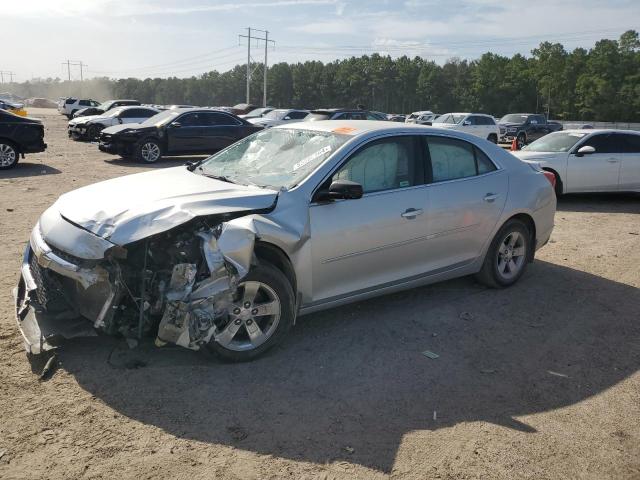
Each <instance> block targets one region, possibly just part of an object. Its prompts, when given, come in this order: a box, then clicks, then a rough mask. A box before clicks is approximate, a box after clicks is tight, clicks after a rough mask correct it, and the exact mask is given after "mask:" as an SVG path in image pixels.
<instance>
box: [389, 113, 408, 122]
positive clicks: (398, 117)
mask: <svg viewBox="0 0 640 480" xmlns="http://www.w3.org/2000/svg"><path fill="white" fill-rule="evenodd" d="M387 120H389V121H390V122H401V123H404V122H405V121H406V120H407V116H406V115H400V114H392V113H390V114H389V115H387Z"/></svg>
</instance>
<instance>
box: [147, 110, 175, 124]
mask: <svg viewBox="0 0 640 480" xmlns="http://www.w3.org/2000/svg"><path fill="white" fill-rule="evenodd" d="M178 115H180V112H176V111H175V110H165V111H164V112H160V113H158V114H157V115H154V116H153V117H149V118H147V119H146V120H145V121H144V122H142V123H141V124H140V126H141V127H160V126H162V125H166V124H167V123H169V122H170V121H172V120H173V119H174V118H176V117H177V116H178Z"/></svg>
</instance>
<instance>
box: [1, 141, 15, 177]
mask: <svg viewBox="0 0 640 480" xmlns="http://www.w3.org/2000/svg"><path fill="white" fill-rule="evenodd" d="M18 158H19V155H18V149H17V148H16V147H15V146H14V145H13V144H12V143H9V142H7V141H4V140H0V170H7V169H9V168H13V167H15V166H16V164H17V163H18Z"/></svg>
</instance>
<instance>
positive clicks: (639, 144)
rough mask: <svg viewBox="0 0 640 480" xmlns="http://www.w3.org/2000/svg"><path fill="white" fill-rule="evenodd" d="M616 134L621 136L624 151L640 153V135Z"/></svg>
mask: <svg viewBox="0 0 640 480" xmlns="http://www.w3.org/2000/svg"><path fill="white" fill-rule="evenodd" d="M615 136H616V137H620V140H621V142H622V152H623V153H640V135H632V134H627V133H618V134H616V135H615Z"/></svg>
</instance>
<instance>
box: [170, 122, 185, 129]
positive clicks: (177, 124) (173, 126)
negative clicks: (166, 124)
mask: <svg viewBox="0 0 640 480" xmlns="http://www.w3.org/2000/svg"><path fill="white" fill-rule="evenodd" d="M181 126H182V124H181V123H180V122H173V123H172V124H171V127H172V128H180V127H181Z"/></svg>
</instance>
